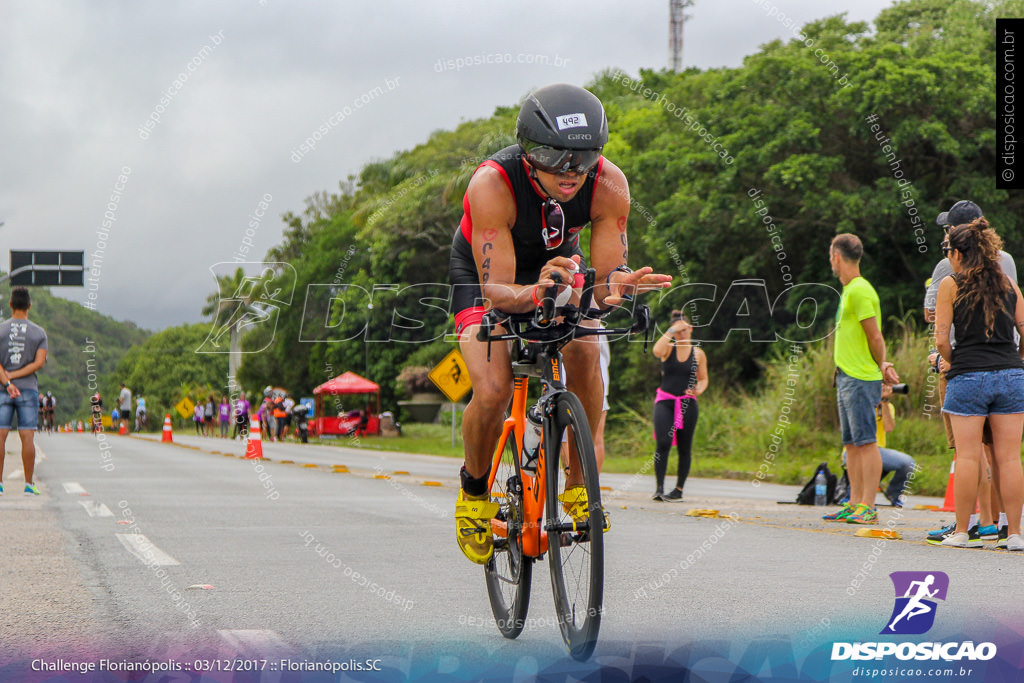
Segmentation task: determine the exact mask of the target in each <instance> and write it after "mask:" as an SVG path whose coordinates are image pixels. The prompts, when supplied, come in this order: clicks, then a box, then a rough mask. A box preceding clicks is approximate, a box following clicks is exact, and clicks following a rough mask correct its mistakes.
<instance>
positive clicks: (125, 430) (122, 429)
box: [117, 422, 128, 436]
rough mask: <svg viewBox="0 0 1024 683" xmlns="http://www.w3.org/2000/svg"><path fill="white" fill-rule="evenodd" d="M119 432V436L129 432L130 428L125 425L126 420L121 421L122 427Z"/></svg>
mask: <svg viewBox="0 0 1024 683" xmlns="http://www.w3.org/2000/svg"><path fill="white" fill-rule="evenodd" d="M117 433H118V435H119V436H124V435H125V434H127V433H128V428H127V427H126V426H125V425H124V422H122V423H121V427H120V429H118V430H117Z"/></svg>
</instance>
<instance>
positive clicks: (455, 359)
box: [427, 349, 473, 403]
mask: <svg viewBox="0 0 1024 683" xmlns="http://www.w3.org/2000/svg"><path fill="white" fill-rule="evenodd" d="M427 377H429V378H430V381H431V382H433V383H434V384H435V385H437V388H438V389H440V390H441V391H442V392H443V393H444V395H445V396H447V397H448V400H450V401H452V402H453V403H454V402H456V401H458V400H459V399H460V398H462V397H463V396H465V395H466V392H468V391H469V390H470V389H472V388H473V383H472V382H470V381H469V369H468V368H467V367H466V361H464V360H462V354H461V353H459V350H458V349H452V350H451V353H449V354H448V355H447V356H445V357H444V360H442V361H441V362H440V363H438V364H437V365H435V366H434V369H433V370H431V371H430V374H428V375H427Z"/></svg>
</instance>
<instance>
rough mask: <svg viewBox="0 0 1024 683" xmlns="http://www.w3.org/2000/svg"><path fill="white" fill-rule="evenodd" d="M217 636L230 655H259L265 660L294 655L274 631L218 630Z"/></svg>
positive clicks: (293, 651)
mask: <svg viewBox="0 0 1024 683" xmlns="http://www.w3.org/2000/svg"><path fill="white" fill-rule="evenodd" d="M217 634H218V635H219V636H220V637H221V638H223V639H224V642H225V643H227V645H228V647H230V648H231V650H232V651H233V652H232V653H231V654H232V655H259V656H261V657H266V658H267V659H273V658H275V657H285V656H288V655H292V654H295V652H296V650H295V649H294V648H293V647H292V646H290V645H288V644H287V643H285V642H284V641H283V640H281V636H279V635H277V633H275V632H274V631H261V630H256V629H240V630H228V629H219V630H218V631H217Z"/></svg>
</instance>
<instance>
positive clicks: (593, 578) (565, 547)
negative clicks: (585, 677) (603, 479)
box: [545, 392, 606, 661]
mask: <svg viewBox="0 0 1024 683" xmlns="http://www.w3.org/2000/svg"><path fill="white" fill-rule="evenodd" d="M557 400H558V402H557V404H556V407H555V413H554V420H555V429H554V434H555V436H556V439H555V441H554V443H555V444H561V446H560V449H561V450H562V452H563V453H562V457H561V458H559V457H558V455H557V454H558V450H559V449H547V450H546V453H547V454H548V455H547V457H548V463H547V476H548V484H547V516H548V519H547V522H546V523H545V528H546V529H547V534H548V564H549V566H550V569H551V589H552V593H553V594H554V598H555V614H556V615H557V618H558V625H559V628H560V629H561V631H562V638H563V639H564V640H565V643H566V645H568V646H569V654H570V655H571V656H572V658H573V659H576V660H580V661H583V660H585V659H587V658H589V657H590V655H591V654H593V652H594V647H595V646H596V645H597V633H598V630H600V628H601V614H602V612H603V599H604V532H605V520H606V516H605V513H604V508H603V507H602V505H601V487H600V484H599V483H598V474H597V460H596V458H595V456H594V440H593V438H592V437H591V433H590V425H589V424H588V423H587V416H586V413H584V411H583V406H582V405H581V404H580V400H579V399H578V398H577V397H576V396H575V395H573V394H571V393H568V392H566V393H563V394H561V395H560V396H559V397H558V399H557ZM563 437H564V438H563ZM570 452H574V453H575V454H576V458H575V461H576V464H575V467H577V468H578V469H579V471H578V472H573V473H572V474H571V477H572V479H571V480H572V481H574V482H575V481H579V480H580V479H582V483H581V484H579V485H578V486H579V487H580V488H577V487H576V486H572V487H569V488H568V489H566V488H565V487H564V485H563V484H564V480H563V479H562V476H561V475H562V474H563V472H562V465H564V464H566V455H567V454H568V453H570ZM568 462H572V461H571V460H568ZM583 491H585V492H586V495H585V496H584V495H583ZM559 497H561V499H559Z"/></svg>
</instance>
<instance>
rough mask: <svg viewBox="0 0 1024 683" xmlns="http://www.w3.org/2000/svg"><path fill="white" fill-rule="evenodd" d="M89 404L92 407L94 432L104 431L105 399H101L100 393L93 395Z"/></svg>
mask: <svg viewBox="0 0 1024 683" xmlns="http://www.w3.org/2000/svg"><path fill="white" fill-rule="evenodd" d="M89 404H90V405H91V406H92V431H94V432H100V431H103V399H102V398H100V392H98V391H97V392H96V393H95V394H93V395H92V398H90V399H89Z"/></svg>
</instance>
